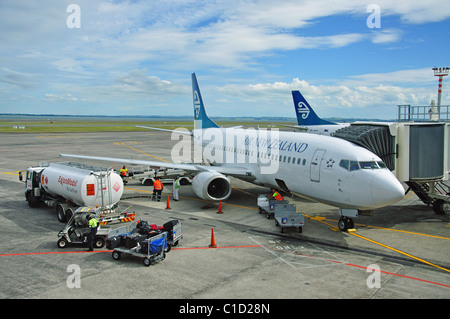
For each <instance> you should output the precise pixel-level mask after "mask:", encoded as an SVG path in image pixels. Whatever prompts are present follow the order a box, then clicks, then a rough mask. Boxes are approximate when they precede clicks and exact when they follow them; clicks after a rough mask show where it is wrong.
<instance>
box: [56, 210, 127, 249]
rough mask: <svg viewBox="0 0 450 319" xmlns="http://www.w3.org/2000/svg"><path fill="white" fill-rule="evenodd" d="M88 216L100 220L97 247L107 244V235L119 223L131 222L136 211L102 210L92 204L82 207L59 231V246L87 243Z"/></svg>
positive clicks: (95, 243) (95, 244)
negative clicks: (117, 211)
mask: <svg viewBox="0 0 450 319" xmlns="http://www.w3.org/2000/svg"><path fill="white" fill-rule="evenodd" d="M88 216H91V217H95V218H97V220H98V226H97V234H96V235H95V237H94V247H95V248H102V247H103V246H104V245H105V241H106V237H107V236H108V234H109V233H110V231H111V230H112V229H114V227H117V225H118V224H119V225H120V224H122V223H129V222H132V221H134V219H135V214H134V213H127V212H120V213H116V212H115V211H113V210H102V209H100V208H96V207H92V206H91V207H80V208H78V209H77V210H76V211H75V213H74V214H73V215H72V216H71V218H70V219H69V221H68V222H67V224H66V226H65V227H64V228H63V229H62V230H61V231H60V232H59V233H58V237H59V239H58V242H57V245H58V247H59V248H65V247H67V246H68V245H71V244H81V245H87V237H88V234H89V232H90V229H89V224H88V219H87V218H88Z"/></svg>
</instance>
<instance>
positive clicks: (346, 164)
mask: <svg viewBox="0 0 450 319" xmlns="http://www.w3.org/2000/svg"><path fill="white" fill-rule="evenodd" d="M339 166H340V167H342V168H345V169H346V170H349V171H356V170H359V169H380V168H381V169H383V168H387V166H386V164H384V162H382V161H378V162H376V161H364V162H357V161H350V160H346V159H343V160H341V161H340V162H339Z"/></svg>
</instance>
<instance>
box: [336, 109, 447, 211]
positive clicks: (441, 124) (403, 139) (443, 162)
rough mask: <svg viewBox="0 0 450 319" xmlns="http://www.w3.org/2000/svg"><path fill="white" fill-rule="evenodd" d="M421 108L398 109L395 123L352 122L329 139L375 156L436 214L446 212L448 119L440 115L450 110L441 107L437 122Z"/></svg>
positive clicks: (433, 116) (434, 117)
mask: <svg viewBox="0 0 450 319" xmlns="http://www.w3.org/2000/svg"><path fill="white" fill-rule="evenodd" d="M400 108H404V106H399V109H400ZM428 108H430V107H428ZM423 109H424V107H423V106H420V107H414V106H408V108H407V110H408V111H407V112H403V111H401V110H399V120H398V122H394V123H384V122H355V123H352V124H351V125H350V126H348V127H344V128H342V129H339V130H337V131H336V132H334V134H333V136H334V137H339V138H342V139H345V140H348V141H350V142H353V143H355V144H357V145H360V146H362V147H365V148H366V149H368V150H369V151H371V152H373V153H375V154H376V155H378V156H379V157H380V158H381V159H382V160H383V161H384V163H385V164H386V166H387V167H388V168H389V169H390V170H391V171H392V172H393V173H394V175H395V176H396V177H397V178H398V179H399V180H400V181H403V182H405V183H406V184H407V185H408V186H409V189H411V190H413V191H414V192H415V193H416V194H417V196H418V197H419V198H420V199H421V200H422V201H423V202H424V203H425V204H427V205H429V206H432V207H433V210H434V211H435V212H436V213H437V214H444V213H446V212H447V213H450V182H449V179H450V146H449V145H450V116H449V114H442V110H446V112H447V113H448V112H449V111H450V108H449V107H446V108H441V113H440V119H441V121H439V120H437V119H436V116H435V114H434V113H433V114H432V113H431V112H425V111H423ZM402 114H404V115H405V118H401V117H400V115H402ZM411 114H415V115H416V116H415V117H414V120H413V121H412V120H411V118H412V117H411ZM417 114H423V117H422V119H419V117H418V116H417ZM409 189H408V191H409Z"/></svg>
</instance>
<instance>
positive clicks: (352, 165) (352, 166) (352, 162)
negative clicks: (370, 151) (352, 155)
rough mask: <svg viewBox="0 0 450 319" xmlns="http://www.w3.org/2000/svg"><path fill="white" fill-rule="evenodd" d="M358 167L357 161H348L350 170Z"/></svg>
mask: <svg viewBox="0 0 450 319" xmlns="http://www.w3.org/2000/svg"><path fill="white" fill-rule="evenodd" d="M358 169H359V165H358V162H357V161H350V170H351V171H356V170H358Z"/></svg>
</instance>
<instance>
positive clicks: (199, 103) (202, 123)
mask: <svg viewBox="0 0 450 319" xmlns="http://www.w3.org/2000/svg"><path fill="white" fill-rule="evenodd" d="M192 94H193V97H194V129H204V128H210V127H219V125H217V124H216V123H215V122H214V121H213V120H211V119H210V118H209V116H208V114H206V110H205V105H204V104H203V99H202V95H201V93H200V88H199V86H198V82H197V77H196V75H195V73H192Z"/></svg>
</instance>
